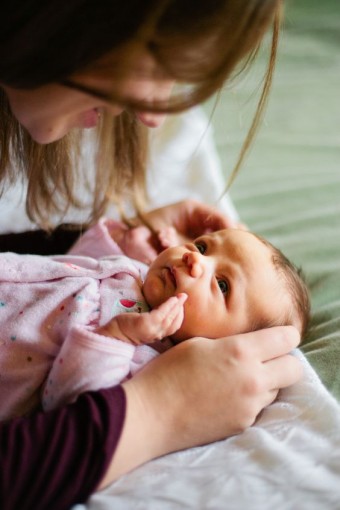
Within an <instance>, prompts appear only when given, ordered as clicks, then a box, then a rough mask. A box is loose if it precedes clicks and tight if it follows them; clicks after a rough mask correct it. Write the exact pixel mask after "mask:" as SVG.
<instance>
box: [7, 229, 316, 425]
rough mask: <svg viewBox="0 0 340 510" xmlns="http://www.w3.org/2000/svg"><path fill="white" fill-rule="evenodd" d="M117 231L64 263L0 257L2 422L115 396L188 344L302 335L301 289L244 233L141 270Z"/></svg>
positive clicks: (95, 235)
mask: <svg viewBox="0 0 340 510" xmlns="http://www.w3.org/2000/svg"><path fill="white" fill-rule="evenodd" d="M123 231H124V227H122V225H121V224H118V223H117V222H113V221H112V220H106V219H102V220H101V221H100V222H99V223H98V224H97V225H95V226H94V227H93V228H92V229H90V230H89V231H88V232H87V233H86V234H84V236H82V238H81V239H80V240H79V241H78V242H77V243H76V245H75V246H74V247H73V249H72V250H71V251H70V253H69V254H68V255H65V256H54V257H40V256H33V255H26V256H25V255H24V256H22V255H21V256H19V255H15V254H12V253H4V254H0V321H1V341H0V343H1V345H0V401H1V407H0V418H1V419H8V418H10V417H12V416H16V415H21V414H23V413H26V412H29V411H30V410H31V409H32V408H34V407H36V406H37V405H38V404H39V401H40V398H42V403H43V407H44V409H46V410H48V409H52V408H54V407H56V406H57V405H60V404H61V403H63V402H66V401H72V400H74V399H75V398H76V397H77V395H78V394H79V393H81V392H83V391H86V390H90V389H92V390H94V389H97V388H100V387H109V386H113V385H114V384H117V383H119V382H120V381H121V380H123V379H124V378H126V377H129V376H131V375H133V374H134V373H135V372H136V371H138V370H139V369H140V368H141V367H142V366H143V365H144V364H145V363H146V362H148V361H150V360H151V359H153V358H154V357H155V356H157V355H158V352H157V351H162V350H165V349H166V348H168V347H169V346H171V345H173V344H174V343H178V342H181V341H183V340H186V339H188V338H191V337H195V336H202V337H207V338H212V339H213V338H219V337H224V336H230V335H233V334H237V333H244V332H248V331H252V330H255V329H260V328H264V327H270V326H276V325H288V324H291V325H294V326H295V327H296V328H297V329H298V330H299V331H300V333H301V334H302V335H303V333H304V332H305V329H306V327H307V322H308V317H309V298H308V292H307V289H306V286H305V284H304V283H303V281H302V279H301V277H300V275H299V273H298V271H297V270H296V269H295V268H294V266H293V265H292V264H291V263H290V262H289V261H288V260H287V259H286V258H285V257H284V256H283V255H282V254H281V252H279V251H278V250H277V249H276V248H274V247H273V246H272V245H270V244H269V243H268V242H267V241H265V240H263V239H261V238H259V237H257V236H256V235H254V234H252V233H250V232H247V231H245V230H236V229H227V230H221V231H218V232H213V233H207V234H205V235H203V236H201V237H199V238H198V239H196V240H195V241H194V242H188V243H185V244H181V245H179V246H170V247H169V248H167V249H165V250H164V251H162V252H161V253H160V255H159V256H158V257H157V258H156V259H155V260H154V261H153V262H152V263H151V265H150V267H148V266H146V265H145V264H144V263H141V262H140V261H138V260H136V258H135V259H131V258H128V257H127V256H124V255H123V254H122V250H121V248H120V246H119V245H118V243H117V242H115V240H114V239H113V237H116V239H118V242H119V244H120V245H121V246H123V245H125V246H126V243H125V240H126V239H124V236H123V237H122V236H120V235H118V234H119V233H121V232H123ZM160 237H161V239H162V244H163V245H169V244H173V241H172V240H170V241H169V235H168V234H162V235H161V236H160ZM127 251H129V250H127ZM80 254H81V255H80ZM138 255H139V257H140V258H142V259H143V258H144V254H143V253H142V252H140V253H139V254H138V252H137V253H134V256H135V257H138ZM150 308H151V311H149V310H150ZM127 312H129V313H127ZM164 338H167V341H165V342H164V341H163V339H164ZM159 340H162V341H161V342H158V341H159ZM155 342H156V343H155ZM141 344H153V345H141ZM41 392H42V397H41Z"/></svg>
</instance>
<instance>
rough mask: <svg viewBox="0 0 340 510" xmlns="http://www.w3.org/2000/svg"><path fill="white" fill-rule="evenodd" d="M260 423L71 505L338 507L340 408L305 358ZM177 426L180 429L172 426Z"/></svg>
mask: <svg viewBox="0 0 340 510" xmlns="http://www.w3.org/2000/svg"><path fill="white" fill-rule="evenodd" d="M295 355H296V356H298V357H299V358H300V359H301V360H302V362H303V366H304V377H303V380H302V381H301V382H299V383H298V384H295V385H294V386H292V387H291V388H288V389H286V390H283V391H281V393H280V396H279V398H278V399H277V400H276V401H275V402H274V403H273V404H272V405H271V406H269V407H268V408H266V409H265V410H264V411H263V413H262V415H261V417H260V418H259V419H258V421H257V423H256V424H255V426H253V427H251V428H250V429H248V430H247V431H246V432H244V433H243V434H240V435H238V436H234V437H231V438H229V439H226V440H224V441H220V442H216V443H214V444H211V445H207V446H203V447H199V448H192V449H190V450H187V451H183V452H177V453H174V454H171V455H166V456H164V457H162V458H159V459H156V460H154V461H152V462H149V463H148V464H145V465H144V466H142V467H140V468H138V469H136V470H134V471H133V472H132V473H130V474H128V475H126V476H124V477H122V478H121V479H119V480H118V481H116V482H115V483H113V484H112V485H111V486H110V487H109V488H107V489H106V490H104V491H101V492H97V493H96V494H94V495H93V496H92V497H91V498H90V500H89V501H88V503H87V505H76V506H74V507H73V510H112V509H114V508H116V509H124V510H172V509H192V510H198V509H214V510H219V509H221V510H226V509H228V510H245V509H252V510H274V509H275V510H281V509H282V510H316V509H318V510H321V509H322V510H325V509H327V510H330V509H332V510H333V509H334V510H335V509H339V508H340V486H339V473H340V408H339V405H338V403H337V401H336V400H335V399H334V398H333V397H332V396H331V395H330V394H329V393H328V391H327V390H326V389H325V387H324V386H323V385H322V383H321V382H320V380H319V378H318V376H317V375H316V373H315V371H314V370H313V369H312V368H311V366H310V365H309V363H308V362H307V360H306V359H305V358H304V356H303V355H302V354H301V352H300V351H298V350H296V351H295ZM174 434H176V431H174Z"/></svg>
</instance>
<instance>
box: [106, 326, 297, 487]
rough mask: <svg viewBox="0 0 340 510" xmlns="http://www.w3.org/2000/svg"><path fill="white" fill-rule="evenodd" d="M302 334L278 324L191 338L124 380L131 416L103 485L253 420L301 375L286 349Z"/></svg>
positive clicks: (227, 432) (217, 437)
mask: <svg viewBox="0 0 340 510" xmlns="http://www.w3.org/2000/svg"><path fill="white" fill-rule="evenodd" d="M299 341H300V338H299V334H298V332H297V330H296V329H295V328H293V327H291V326H285V327H276V328H270V329H267V330H261V331H257V332H252V333H247V334H241V335H235V336H232V337H228V338H223V339H218V340H208V339H203V338H195V339H191V340H188V341H186V342H183V343H181V344H180V345H178V346H176V347H174V348H173V349H170V350H169V351H167V352H165V353H164V354H162V355H161V356H159V357H158V358H156V359H155V360H154V361H152V362H151V363H150V364H148V365H147V366H146V367H145V368H143V369H142V370H141V371H140V372H139V373H138V374H137V375H136V376H135V377H134V378H132V379H130V380H129V381H127V382H125V383H124V384H123V386H124V389H125V392H126V397H127V414H126V419H125V423H124V428H123V432H122V436H121V438H120V442H119V444H118V447H117V450H116V452H115V455H114V458H113V461H112V464H111V466H110V468H109V470H108V472H107V473H106V475H105V477H104V479H103V481H102V483H101V487H105V486H106V485H108V484H109V483H110V482H111V481H113V480H114V479H116V478H117V477H118V476H120V475H122V474H124V473H127V472H128V471H130V470H131V469H133V468H135V467H137V466H139V465H140V464H142V463H144V462H146V461H148V460H151V459H153V458H155V457H158V456H160V455H164V454H166V453H169V452H173V451H177V450H181V449H184V448H189V447H192V446H197V445H202V444H206V443H209V442H212V441H217V440H220V439H222V438H225V437H228V436H230V435H233V434H237V433H239V432H241V431H243V430H244V429H245V428H247V427H249V426H251V425H252V424H253V423H254V421H255V420H256V417H257V416H258V414H259V413H260V412H261V411H262V409H263V408H264V407H266V406H267V405H269V404H270V403H271V402H272V401H273V400H274V399H275V397H276V395H277V393H278V390H279V389H280V388H284V387H287V386H290V385H291V384H293V383H295V382H297V381H298V380H299V379H300V378H301V376H302V367H301V365H300V362H299V361H298V360H297V359H296V358H295V357H294V356H292V355H291V354H289V352H290V351H291V350H292V349H293V348H295V347H296V346H297V345H298V343H299Z"/></svg>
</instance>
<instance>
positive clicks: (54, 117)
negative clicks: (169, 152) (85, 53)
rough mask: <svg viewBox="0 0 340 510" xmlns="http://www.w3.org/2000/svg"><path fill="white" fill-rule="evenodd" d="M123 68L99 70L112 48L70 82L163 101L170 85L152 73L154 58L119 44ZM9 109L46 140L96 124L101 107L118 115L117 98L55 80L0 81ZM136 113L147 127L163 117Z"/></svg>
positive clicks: (106, 65) (37, 138) (39, 139)
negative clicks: (33, 83) (28, 85)
mask: <svg viewBox="0 0 340 510" xmlns="http://www.w3.org/2000/svg"><path fill="white" fill-rule="evenodd" d="M118 58H119V61H123V64H124V69H125V71H126V70H127V71H126V72H124V73H119V72H118V70H117V72H116V75H115V74H114V73H113V72H112V70H111V72H107V73H105V72H104V73H103V72H100V71H99V70H100V69H108V68H109V63H110V61H111V62H112V60H114V61H115V62H117V52H116V54H114V56H112V55H108V56H106V57H104V58H103V59H101V61H98V62H97V63H96V67H95V68H93V69H92V70H87V71H84V72H82V73H76V74H75V75H73V76H71V77H70V80H72V81H73V82H75V83H78V84H81V85H83V86H86V87H90V88H92V89H94V90H98V91H100V92H101V93H103V94H107V95H108V96H110V95H112V93H114V94H117V95H119V96H120V97H121V96H122V95H123V96H124V97H127V98H130V99H134V100H144V101H148V102H151V103H152V102H157V101H166V100H167V99H168V98H169V97H170V94H171V90H172V87H173V85H174V82H173V80H171V79H169V78H168V77H167V76H164V75H163V76H160V77H159V75H158V76H157V77H155V72H157V64H156V62H155V61H154V59H153V58H152V57H151V55H149V54H148V53H147V52H146V50H143V49H141V48H138V47H137V48H136V45H135V46H134V47H133V48H131V45H130V46H129V47H125V48H124V49H123V50H120V52H119V55H118ZM3 88H4V90H5V92H6V94H7V96H8V99H9V102H10V106H11V109H12V113H13V115H14V116H15V117H16V119H17V120H18V121H19V122H20V124H21V125H22V126H24V127H25V128H26V130H27V131H28V132H29V134H30V135H31V137H32V138H33V140H35V141H36V142H38V143H40V144H47V143H51V142H54V141H56V140H59V139H60V138H62V137H63V136H65V135H66V134H67V133H69V132H70V131H72V130H73V129H89V128H93V127H95V126H96V125H97V123H98V120H99V117H100V114H101V112H103V111H107V112H108V113H110V114H111V115H112V116H117V115H120V114H121V113H122V111H123V108H122V107H121V106H120V105H119V104H114V103H112V102H109V101H106V100H103V99H101V98H98V97H96V96H94V95H90V94H86V93H84V92H81V91H79V90H76V89H72V88H69V87H67V86H63V85H61V84H57V83H51V84H48V85H44V86H42V87H39V88H36V89H31V90H28V89H26V90H22V89H15V88H11V87H7V86H3ZM135 114H136V117H137V118H138V119H139V120H140V122H142V123H143V124H145V125H146V126H148V127H158V126H159V125H160V124H161V123H162V121H163V120H164V118H165V115H163V114H157V113H152V112H147V111H146V112H136V113H135Z"/></svg>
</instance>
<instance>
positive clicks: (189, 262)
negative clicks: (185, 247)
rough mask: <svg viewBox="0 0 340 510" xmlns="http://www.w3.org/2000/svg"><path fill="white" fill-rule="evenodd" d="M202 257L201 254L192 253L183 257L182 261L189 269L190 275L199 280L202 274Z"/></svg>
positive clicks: (187, 253)
mask: <svg viewBox="0 0 340 510" xmlns="http://www.w3.org/2000/svg"><path fill="white" fill-rule="evenodd" d="M201 257H202V256H201V255H200V254H199V253H196V252H191V251H189V252H186V253H184V255H183V257H182V261H183V262H184V264H186V266H187V267H188V269H189V274H190V276H192V278H199V277H200V276H201V274H202V271H203V268H202V264H201Z"/></svg>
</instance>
